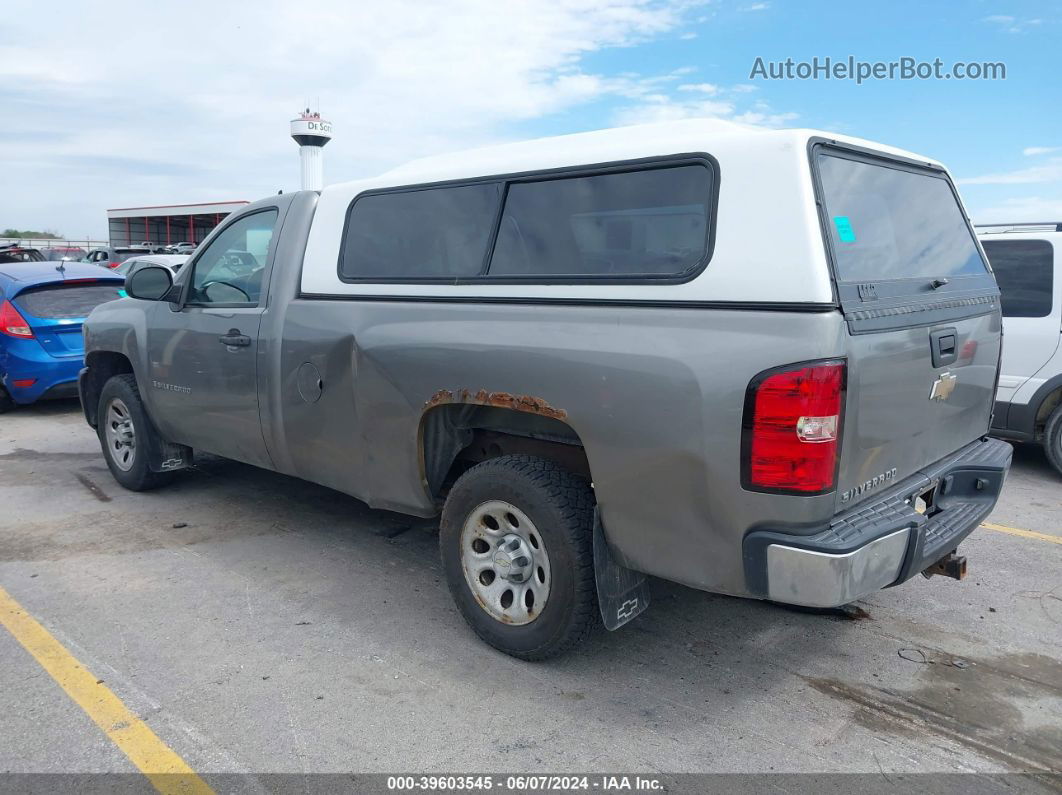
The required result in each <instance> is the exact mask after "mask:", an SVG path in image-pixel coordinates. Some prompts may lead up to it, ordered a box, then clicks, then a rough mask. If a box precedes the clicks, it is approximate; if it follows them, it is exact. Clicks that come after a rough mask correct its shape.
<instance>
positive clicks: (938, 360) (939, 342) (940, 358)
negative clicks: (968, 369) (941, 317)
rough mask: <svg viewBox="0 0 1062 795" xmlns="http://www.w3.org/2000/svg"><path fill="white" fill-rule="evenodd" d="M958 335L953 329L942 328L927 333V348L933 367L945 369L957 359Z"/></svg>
mask: <svg viewBox="0 0 1062 795" xmlns="http://www.w3.org/2000/svg"><path fill="white" fill-rule="evenodd" d="M958 346H959V333H958V331H957V330H956V329H954V328H943V329H937V330H936V331H931V332H930V333H929V348H930V354H931V355H932V358H933V366H934V367H946V366H947V365H949V364H952V363H953V362H955V360H956V359H958V358H959V351H958Z"/></svg>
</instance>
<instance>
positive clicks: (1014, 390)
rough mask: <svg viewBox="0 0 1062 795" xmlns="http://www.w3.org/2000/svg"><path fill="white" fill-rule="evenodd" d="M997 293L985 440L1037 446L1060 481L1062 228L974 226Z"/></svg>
mask: <svg viewBox="0 0 1062 795" xmlns="http://www.w3.org/2000/svg"><path fill="white" fill-rule="evenodd" d="M978 235H979V236H980V238H981V245H982V246H983V247H984V250H985V253H986V254H987V255H988V259H989V261H990V262H991V263H992V270H993V271H995V275H996V281H997V282H999V289H1000V290H1001V291H1002V294H1003V295H1002V302H1003V330H1004V332H1005V334H1006V340H1007V342H1006V345H1004V346H1003V364H1002V369H1001V370H1000V374H999V389H998V390H997V392H996V407H995V412H994V414H993V417H992V433H993V434H995V435H997V436H1001V437H1003V438H1006V439H1011V440H1014V441H1020V442H1034V443H1039V444H1042V445H1043V447H1044V452H1045V453H1046V454H1047V460H1048V461H1050V462H1051V465H1052V466H1054V468H1055V469H1057V470H1058V472H1059V473H1060V474H1062V347H1060V345H1059V338H1060V333H1062V223H1058V222H1054V223H1046V224H1044V223H1038V224H1036V223H1034V224H1029V223H1026V224H988V225H981V226H979V232H978Z"/></svg>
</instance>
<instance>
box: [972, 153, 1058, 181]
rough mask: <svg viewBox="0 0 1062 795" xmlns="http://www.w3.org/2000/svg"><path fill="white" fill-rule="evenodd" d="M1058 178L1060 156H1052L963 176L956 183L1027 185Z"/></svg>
mask: <svg viewBox="0 0 1062 795" xmlns="http://www.w3.org/2000/svg"><path fill="white" fill-rule="evenodd" d="M1059 180H1062V157H1052V158H1049V159H1048V160H1047V162H1045V163H1043V164H1041V165H1038V166H1031V167H1029V168H1019V169H1017V170H1016V171H1003V172H998V173H995V174H985V175H983V176H979V177H965V178H963V179H960V180H958V183H959V184H960V185H1028V184H1032V183H1036V182H1058V181H1059Z"/></svg>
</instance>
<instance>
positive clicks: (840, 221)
mask: <svg viewBox="0 0 1062 795" xmlns="http://www.w3.org/2000/svg"><path fill="white" fill-rule="evenodd" d="M833 225H834V226H836V227H837V237H839V238H840V239H841V242H842V243H855V230H854V229H852V222H851V221H849V220H848V216H847V215H835V216H834V217H833Z"/></svg>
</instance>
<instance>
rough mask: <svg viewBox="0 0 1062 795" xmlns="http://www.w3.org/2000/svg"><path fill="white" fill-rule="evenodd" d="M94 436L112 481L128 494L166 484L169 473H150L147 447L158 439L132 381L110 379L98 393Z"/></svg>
mask: <svg viewBox="0 0 1062 795" xmlns="http://www.w3.org/2000/svg"><path fill="white" fill-rule="evenodd" d="M96 417H97V427H96V432H97V435H98V436H99V438H100V445H101V446H102V447H103V455H104V457H105V458H106V459H107V466H108V468H109V469H110V470H111V474H112V475H113V476H114V479H115V480H117V481H118V483H120V484H121V485H122V486H124V487H125V488H127V489H130V490H131V491H147V490H149V489H155V488H158V487H159V486H162V485H165V484H166V483H168V482H169V481H170V479H171V477H172V474H173V473H172V472H154V471H152V469H151V467H150V466H149V465H148V446H149V445H151V444H154V445H155V446H158V444H159V443H160V441H161V440H160V439H159V436H158V431H156V430H155V426H154V425H153V424H152V423H151V421H150V420H149V419H148V416H147V412H146V411H145V410H144V404H143V402H142V401H141V400H140V390H139V389H137V385H136V377H135V376H133V375H131V374H129V373H125V374H122V375H116V376H113V377H112V378H111V379H110V380H109V381H107V383H106V384H104V385H103V389H102V390H100V402H99V409H98V412H97V414H96Z"/></svg>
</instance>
